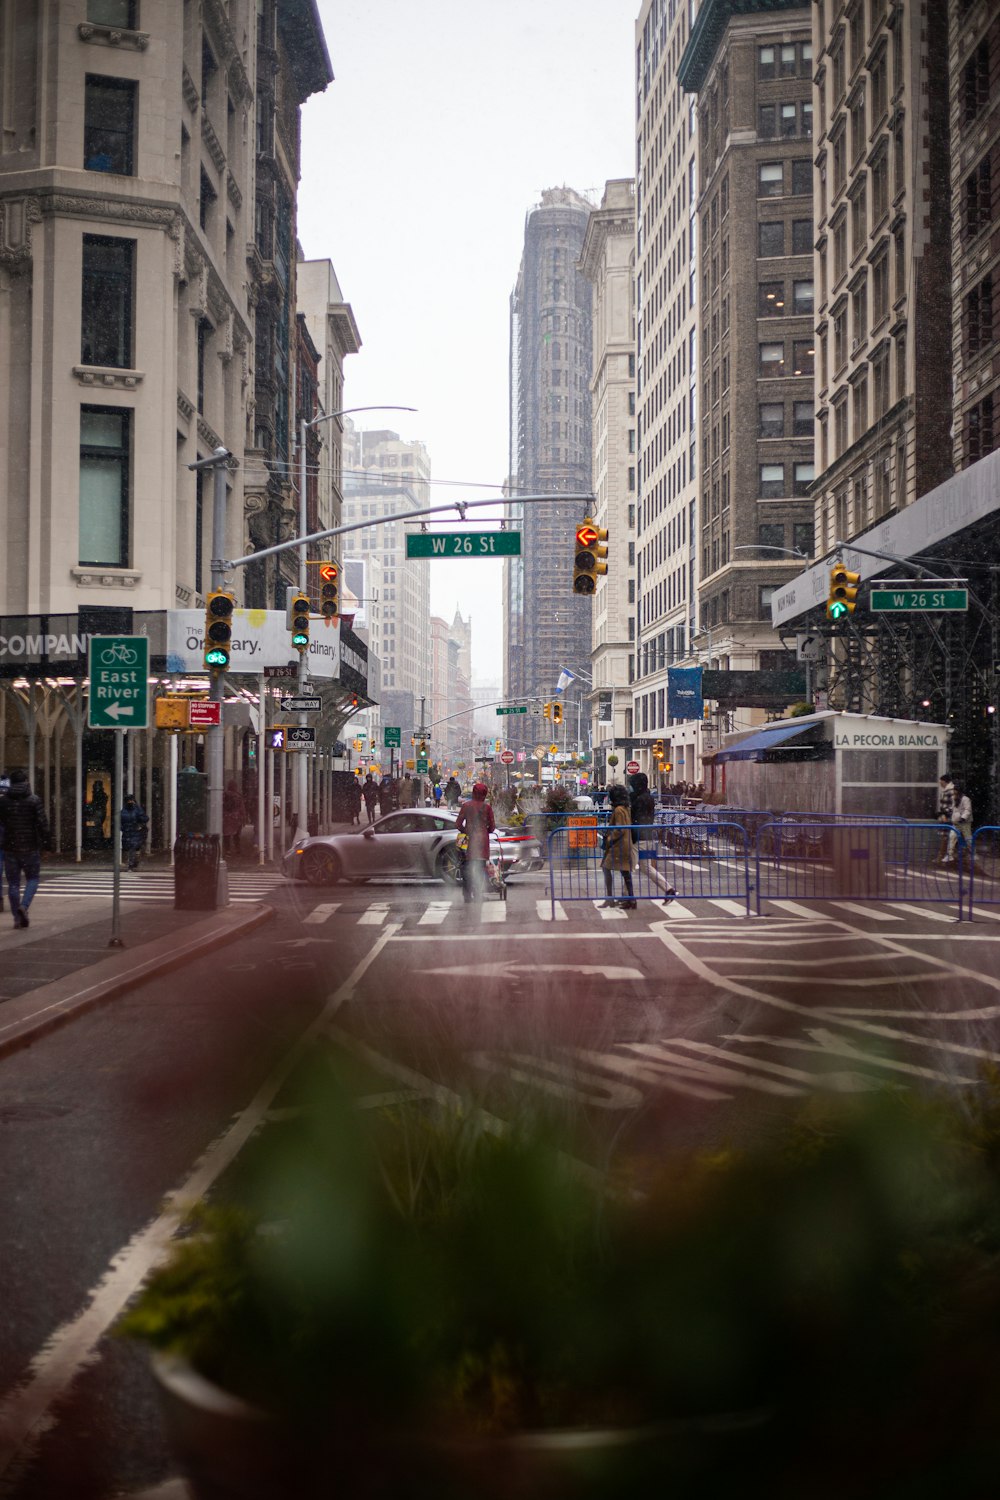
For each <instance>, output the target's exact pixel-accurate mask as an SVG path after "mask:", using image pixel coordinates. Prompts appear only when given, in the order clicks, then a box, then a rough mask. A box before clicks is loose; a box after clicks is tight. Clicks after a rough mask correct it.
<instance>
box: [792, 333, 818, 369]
mask: <svg viewBox="0 0 1000 1500" xmlns="http://www.w3.org/2000/svg"><path fill="white" fill-rule="evenodd" d="M815 358H816V349H815V344H814V341H813V340H812V339H811V338H808V339H793V340H792V374H793V375H812V374H813V373H814V370H815Z"/></svg>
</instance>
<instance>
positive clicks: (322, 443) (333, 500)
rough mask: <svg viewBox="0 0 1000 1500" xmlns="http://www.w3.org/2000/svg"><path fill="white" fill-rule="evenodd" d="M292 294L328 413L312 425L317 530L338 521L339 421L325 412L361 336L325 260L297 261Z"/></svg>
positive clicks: (335, 408)
mask: <svg viewBox="0 0 1000 1500" xmlns="http://www.w3.org/2000/svg"><path fill="white" fill-rule="evenodd" d="M297 296H298V308H299V313H300V315H301V316H303V317H304V318H305V321H306V326H307V328H308V330H309V333H310V335H311V337H312V341H313V343H314V345H315V346H316V349H317V351H318V353H319V357H320V364H319V390H318V401H319V412H320V414H321V415H323V416H326V417H329V421H325V422H322V423H321V424H319V425H318V427H317V429H316V443H315V446H314V452H313V458H312V461H313V462H314V463H315V471H316V507H317V521H318V523H319V524H318V527H317V530H320V531H323V530H325V529H326V528H327V527H329V526H339V525H340V517H341V510H342V508H343V501H344V488H343V433H344V424H343V420H342V418H340V417H336V416H332V415H331V414H332V413H333V412H340V411H343V409H344V360H345V358H346V357H347V355H348V354H357V353H358V351H359V350H360V348H361V335H360V334H359V332H358V325H357V323H356V322H355V321H354V312H353V310H352V308H351V305H350V303H349V302H345V301H344V294H343V292H342V291H341V289H340V282H339V281H338V280H337V273H336V271H335V270H334V269H333V265H332V263H331V262H330V261H328V260H300V261H299V263H298V287H297ZM297 436H298V435H297V434H296V437H297ZM310 468H312V464H310Z"/></svg>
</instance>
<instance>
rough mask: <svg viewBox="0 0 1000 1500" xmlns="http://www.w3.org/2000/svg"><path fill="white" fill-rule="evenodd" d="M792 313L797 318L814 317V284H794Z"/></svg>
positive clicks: (796, 282) (798, 282)
mask: <svg viewBox="0 0 1000 1500" xmlns="http://www.w3.org/2000/svg"><path fill="white" fill-rule="evenodd" d="M792 312H793V313H794V314H795V315H796V317H810V318H811V317H812V314H813V284H812V282H811V281H793V282H792Z"/></svg>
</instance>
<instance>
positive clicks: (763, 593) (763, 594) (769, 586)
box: [757, 583, 776, 620]
mask: <svg viewBox="0 0 1000 1500" xmlns="http://www.w3.org/2000/svg"><path fill="white" fill-rule="evenodd" d="M775 593H776V586H775V584H773V583H765V584H764V585H763V586H762V587H761V589H760V592H759V595H758V603H757V609H758V617H759V618H760V619H761V620H770V618H771V600H772V599H773V598H774V595H775Z"/></svg>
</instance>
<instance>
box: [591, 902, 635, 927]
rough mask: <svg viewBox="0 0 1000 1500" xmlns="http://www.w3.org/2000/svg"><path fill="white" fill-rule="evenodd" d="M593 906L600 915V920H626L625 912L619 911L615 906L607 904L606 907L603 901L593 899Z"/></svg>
mask: <svg viewBox="0 0 1000 1500" xmlns="http://www.w3.org/2000/svg"><path fill="white" fill-rule="evenodd" d="M594 907H595V909H596V911H597V913H598V915H599V916H600V917H601V920H602V921H604V922H627V921H628V917H627V915H626V914H625V912H623V911H620V910H619V909H618V907H617V906H608V907H606V906H605V905H604V902H603V901H595V902H594Z"/></svg>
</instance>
